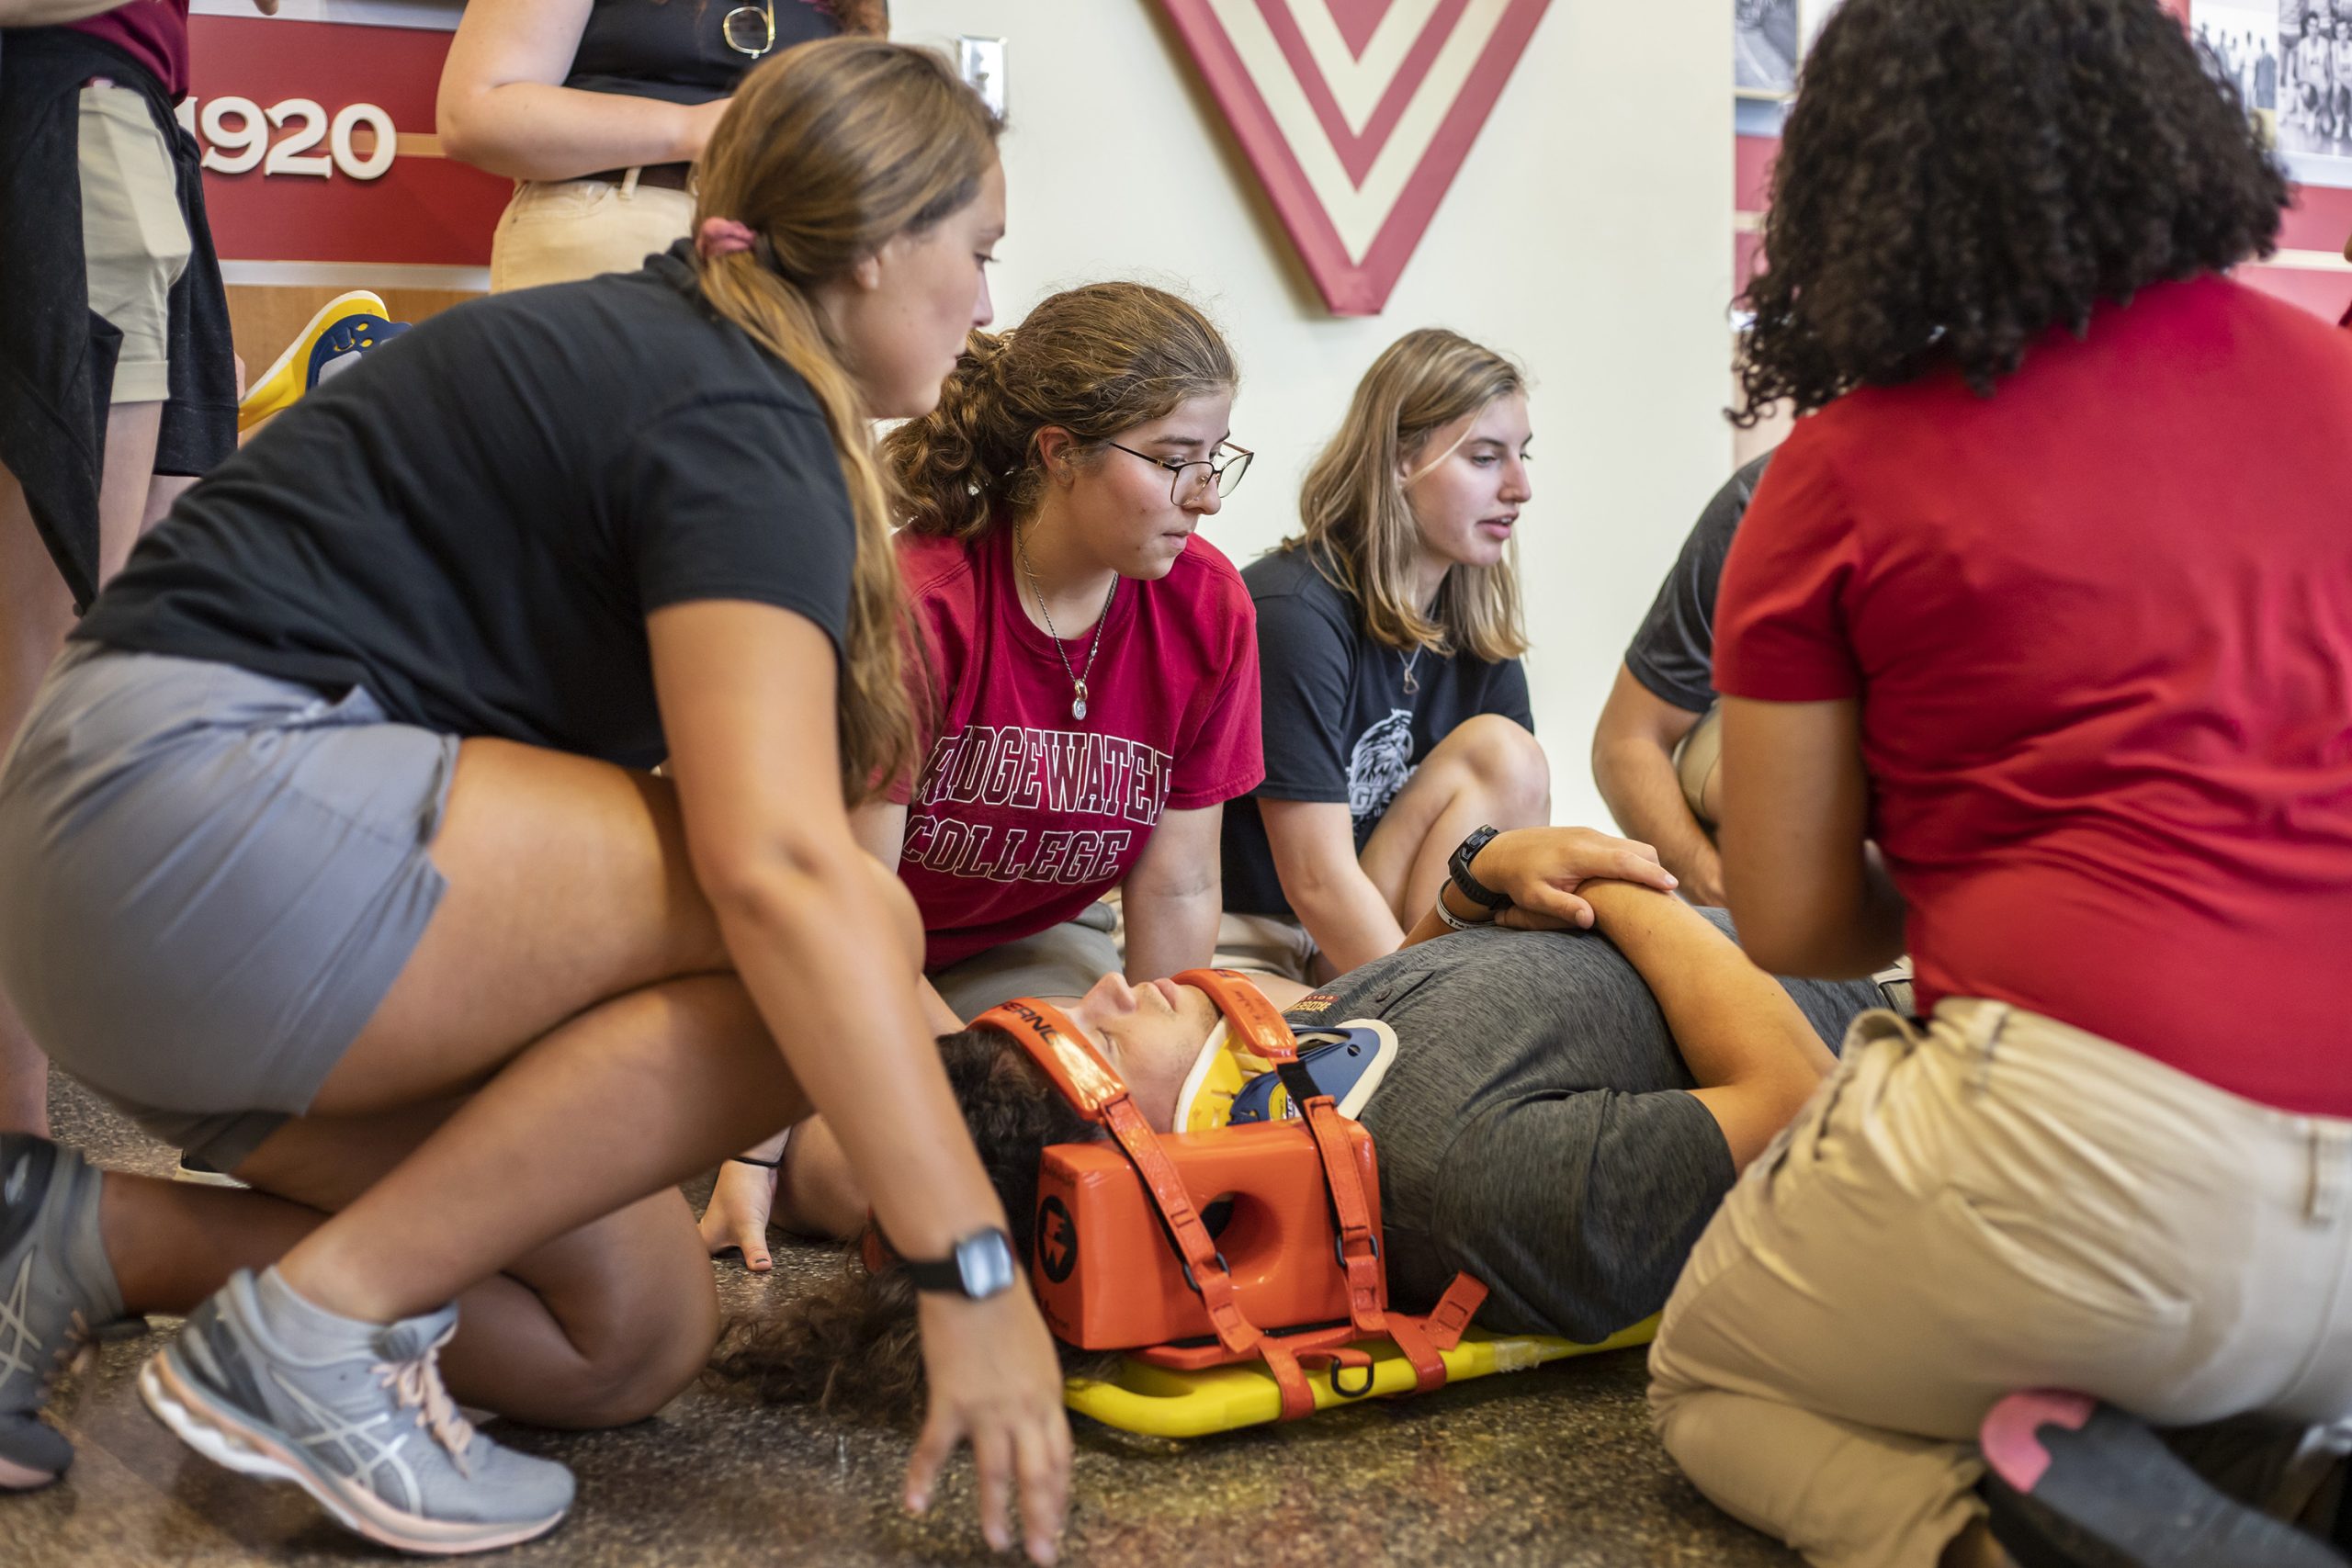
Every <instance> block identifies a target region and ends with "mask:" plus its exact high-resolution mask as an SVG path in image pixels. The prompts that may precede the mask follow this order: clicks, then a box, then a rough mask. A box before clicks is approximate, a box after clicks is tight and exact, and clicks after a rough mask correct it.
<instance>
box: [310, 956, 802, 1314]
mask: <svg viewBox="0 0 2352 1568" xmlns="http://www.w3.org/2000/svg"><path fill="white" fill-rule="evenodd" d="M807 1111H808V1102H807V1100H805V1098H803V1097H802V1095H801V1093H800V1090H799V1088H798V1086H797V1084H796V1083H795V1082H794V1081H793V1078H792V1074H791V1072H790V1070H789V1069H788V1068H787V1067H786V1066H785V1064H784V1058H783V1055H782V1054H781V1053H779V1052H778V1051H777V1050H776V1047H775V1042H774V1041H772V1040H771V1039H770V1038H769V1037H768V1032H767V1029H766V1026H765V1025H764V1024H763V1022H762V1021H761V1019H760V1016H759V1010H758V1009H757V1008H756V1007H754V1006H753V1004H752V998H751V997H750V995H749V993H747V992H746V991H745V990H744V989H743V987H742V984H741V982H740V981H738V980H737V979H736V978H735V977H734V976H731V975H707V976H693V977H689V978H686V979H680V980H669V981H663V982H662V983H661V984H658V985H654V986H649V987H645V988H643V989H641V990H639V991H635V992H632V993H630V994H629V995H628V996H625V997H622V998H617V999H616V1000H613V1001H609V1002H606V1003H605V1004H603V1005H602V1006H599V1007H595V1008H593V1009H591V1010H589V1011H587V1012H585V1013H583V1014H582V1015H581V1016H580V1017H579V1018H577V1019H574V1020H573V1021H571V1022H569V1023H567V1024H565V1025H563V1026H562V1027H561V1028H560V1029H558V1030H556V1031H554V1032H552V1033H550V1034H548V1036H547V1037H546V1038H545V1039H543V1040H541V1041H539V1042H538V1043H536V1044H534V1045H533V1046H531V1047H530V1048H529V1049H528V1050H527V1051H526V1052H525V1053H524V1054H523V1055H521V1056H520V1057H519V1058H517V1059H516V1060H515V1062H513V1063H512V1064H511V1065H509V1066H506V1067H504V1068H503V1069H502V1070H501V1071H500V1072H499V1073H498V1075H497V1076H496V1077H493V1078H492V1079H491V1080H490V1082H489V1083H488V1084H486V1085H485V1086H483V1088H482V1089H481V1092H480V1093H478V1094H476V1095H475V1096H474V1097H473V1098H472V1099H471V1100H469V1101H467V1103H466V1104H465V1105H464V1106H463V1107H462V1108H461V1109H459V1111H458V1112H457V1114H456V1115H454V1116H452V1117H451V1118H450V1119H449V1121H448V1122H447V1125H445V1126H444V1127H442V1128H441V1129H440V1130H439V1131H438V1132H436V1133H435V1134H433V1136H432V1137H430V1138H428V1139H427V1140H426V1141H425V1142H424V1145H421V1146H420V1147H419V1148H418V1149H417V1151H416V1153H415V1154H413V1155H412V1156H410V1157H409V1158H407V1159H405V1160H403V1161H402V1162H401V1164H400V1165H398V1166H397V1167H395V1168H393V1169H392V1170H391V1171H390V1173H389V1174H387V1175H386V1176H385V1177H384V1178H383V1179H382V1180H380V1181H379V1182H377V1183H376V1184H375V1185H373V1186H372V1187H370V1188H368V1190H367V1191H366V1192H364V1193H362V1194H361V1195H360V1196H359V1197H358V1199H357V1200H356V1201H354V1202H353V1203H352V1205H351V1206H350V1207H349V1208H348V1209H345V1211H344V1212H343V1213H340V1214H338V1215H336V1216H335V1218H334V1220H333V1221H331V1222H329V1223H328V1224H324V1225H322V1226H321V1227H320V1228H319V1229H318V1230H316V1231H313V1232H312V1233H311V1235H310V1236H309V1237H308V1238H306V1239H305V1240H304V1241H302V1242H301V1243H300V1245H298V1246H297V1247H295V1248H294V1249H293V1250H292V1251H291V1252H289V1253H288V1255H287V1256H286V1257H285V1258H283V1259H282V1260H281V1261H280V1263H279V1265H278V1270H279V1272H280V1273H281V1274H282V1275H283V1276H284V1277H285V1279H286V1281H287V1283H288V1284H289V1285H291V1286H293V1287H294V1289H295V1290H296V1291H298V1292H300V1293H301V1294H302V1295H303V1296H305V1297H307V1298H308V1299H309V1300H311V1301H312V1302H314V1303H317V1304H319V1305H320V1306H322V1307H324V1308H326V1309H327V1310H328V1311H330V1312H334V1313H339V1314H343V1315H344V1316H346V1317H352V1318H357V1319H361V1320H363V1321H368V1322H389V1321H390V1320H392V1319H394V1318H399V1317H406V1316H409V1315H412V1314H416V1313H420V1312H424V1311H427V1310H430V1309H431V1308H433V1307H435V1306H438V1305H439V1304H440V1303H443V1302H446V1301H447V1300H449V1299H450V1298H451V1297H453V1296H455V1295H456V1294H458V1292H460V1291H462V1290H464V1289H465V1288H466V1287H467V1286H468V1285H470V1284H472V1283H474V1282H475V1281H477V1280H482V1279H484V1278H487V1277H488V1276H489V1275H490V1274H492V1273H493V1272H495V1271H497V1270H498V1269H501V1268H502V1267H503V1266H505V1265H506V1264H507V1263H509V1262H510V1261H511V1260H513V1259H515V1258H521V1257H524V1256H526V1255H527V1254H529V1253H530V1252H532V1251H534V1250H536V1249H537V1248H539V1247H544V1246H545V1245H547V1244H548V1242H550V1241H552V1240H553V1239H554V1238H555V1237H557V1236H560V1235H563V1234H564V1233H566V1232H568V1231H571V1230H574V1229H577V1228H579V1227H581V1226H582V1225H585V1224H589V1223H591V1222H592V1221H594V1220H596V1219H599V1218H601V1217H602V1216H604V1215H605V1214H608V1213H614V1212H616V1211H617V1210H619V1209H621V1208H624V1207H626V1206H628V1205H629V1204H631V1203H634V1202H636V1201H639V1200H641V1199H645V1198H647V1197H650V1196H651V1195H652V1194H655V1193H657V1192H660V1191H661V1190H662V1189H663V1188H666V1187H673V1186H675V1185H676V1184H677V1183H678V1182H680V1181H682V1180H684V1179H686V1178H687V1177H689V1176H692V1175H694V1174H695V1173H696V1172H698V1171H702V1170H707V1169H708V1168H710V1167H711V1166H712V1165H713V1164H715V1163H716V1162H717V1161H718V1159H720V1158H721V1157H722V1156H725V1155H726V1154H727V1153H728V1152H729V1151H730V1150H733V1149H739V1148H742V1147H743V1146H745V1145H748V1144H752V1143H755V1142H757V1141H758V1140H759V1139H761V1138H763V1137H765V1136H767V1135H769V1134H772V1133H773V1132H775V1129H776V1128H778V1127H781V1126H783V1125H785V1124H786V1123H788V1122H792V1121H793V1120H795V1119H797V1117H800V1116H802V1115H805V1114H806V1113H807ZM558 1150H560V1151H561V1152H560V1156H559V1155H558V1154H557V1153H556V1151H558ZM683 1217H684V1215H683V1211H682V1218H683ZM681 1235H682V1236H683V1237H684V1240H685V1242H686V1244H687V1251H686V1252H685V1253H684V1254H683V1255H682V1256H683V1257H684V1258H685V1259H687V1260H690V1261H691V1262H692V1263H693V1265H694V1266H695V1268H696V1269H700V1270H702V1271H703V1272H704V1274H705V1277H706V1278H707V1269H708V1265H707V1262H706V1261H705V1260H704V1256H703V1253H702V1250H701V1246H700V1241H699V1238H698V1236H697V1235H696V1234H695V1231H694V1229H693V1226H692V1224H691V1223H690V1222H689V1223H687V1224H686V1225H685V1228H684V1230H683V1231H682V1232H681ZM705 1348H707V1346H706V1347H705Z"/></svg>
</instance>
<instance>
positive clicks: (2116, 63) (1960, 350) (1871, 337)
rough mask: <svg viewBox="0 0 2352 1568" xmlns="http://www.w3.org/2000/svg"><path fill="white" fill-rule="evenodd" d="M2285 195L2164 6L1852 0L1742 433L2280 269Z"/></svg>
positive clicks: (1767, 282) (1772, 277)
mask: <svg viewBox="0 0 2352 1568" xmlns="http://www.w3.org/2000/svg"><path fill="white" fill-rule="evenodd" d="M2286 202H2287V186H2286V180H2285V176H2284V175H2283V174H2282V173H2281V172H2280V170H2279V168H2278V164H2277V163H2276V162H2275V161H2274V160H2273V159H2272V157H2271V155H2270V153H2269V152H2267V150H2266V149H2265V147H2264V145H2263V142H2262V137H2261V133H2260V132H2259V131H2258V130H2256V127H2255V126H2254V124H2253V122H2252V120H2251V119H2250V118H2249V117H2248V115H2247V113H2246V106H2245V103H2244V102H2243V101H2242V100H2241V99H2240V98H2239V96H2238V93H2237V89H2236V88H2235V87H2234V86H2233V85H2229V84H2228V83H2226V82H2217V81H2215V80H2214V79H2213V77H2212V76H2211V75H2209V74H2208V73H2207V72H2206V70H2205V69H2204V67H2203V65H2202V64H2201V63H2200V62H2199V60H2198V57H2197V51H2196V49H2195V47H2194V46H2193V45H2192V44H2191V43H2190V42H2189V40H2188V35H2187V33H2186V32H2185V31H2184V30H2183V28H2182V26H2181V24H2180V22H2179V21H2178V20H2177V19H2176V18H2174V17H2170V16H2167V15H2166V14H2165V12H2164V11H2163V10H2162V9H2160V8H2159V7H2158V6H2156V5H2155V4H2154V0H2000V3H1999V4H1988V3H1987V0H1847V4H1846V5H1844V6H1842V7H1840V8H1839V10H1838V14H1837V15H1836V16H1835V17H1832V18H1831V19H1830V21H1829V25H1828V26H1827V27H1826V28H1824V29H1823V31H1822V34H1821V38H1820V40H1819V41H1818V42H1817V43H1816V44H1815V47H1814V51H1813V53H1812V55H1811V56H1810V58H1808V60H1807V61H1806V62H1805V67H1804V80H1803V82H1802V84H1801V86H1800V90H1799V93H1798V96H1797V100H1796V106H1795V107H1794V108H1793V109H1792V110H1791V111H1790V114H1789V120H1788V125H1787V128H1786V131H1785V133H1784V135H1783V138H1782V140H1781V152H1780V156H1779V159H1778V161H1777V163H1776V164H1775V165H1774V171H1773V176H1772V200H1771V207H1770V211H1769V212H1768V213H1767V214H1766V216H1765V220H1764V235H1763V242H1764V243H1763V249H1764V255H1765V258H1766V259H1765V270H1764V271H1763V272H1762V273H1760V274H1759V275H1758V276H1757V277H1756V279H1755V281H1754V282H1753V283H1751V284H1750V285H1749V286H1748V288H1747V293H1746V294H1745V295H1743V296H1742V303H1743V304H1744V305H1745V306H1746V307H1747V310H1750V311H1752V312H1753V313H1754V316H1755V325H1754V326H1753V327H1752V328H1751V329H1750V330H1749V331H1748V333H1747V342H1746V344H1745V351H1744V353H1743V355H1742V356H1741V364H1740V367H1739V377H1740V388H1741V400H1740V406H1739V407H1738V408H1736V409H1735V410H1734V411H1733V412H1732V418H1733V421H1734V423H1737V424H1740V425H1742V426H1752V425H1754V424H1755V423H1757V421H1758V420H1759V419H1761V418H1762V417H1763V416H1764V415H1765V414H1766V413H1767V412H1770V410H1771V409H1772V407H1773V406H1774V405H1775V404H1778V403H1781V402H1784V401H1785V402H1787V403H1790V404H1792V406H1793V408H1794V411H1795V412H1797V413H1799V414H1804V413H1809V412H1812V411H1813V410H1815V409H1818V408H1821V407H1824V406H1826V404H1828V403H1830V402H1833V401H1835V400H1837V399H1838V398H1840V397H1842V396H1844V395H1845V394H1846V393H1848V392H1849V391H1852V390H1853V389H1855V388H1857V387H1861V386H1866V385H1892V384H1895V383H1899V382H1903V381H1908V380H1911V379H1914V378H1917V377H1919V376H1921V375H1924V374H1926V373H1928V371H1930V370H1932V369H1936V368H1939V367H1953V368H1956V369H1958V370H1959V372H1960V373H1961V375H1962V377H1964V378H1966V379H1967V382H1968V385H1969V386H1970V387H1972V388H1973V389H1975V390H1976V391H1977V392H1978V393H1980V394H1983V395H1985V396H1990V395H1991V394H1992V392H1993V389H1994V385H1995V383H1996V381H1997V380H1998V379H1999V378H2002V377H2004V376H2007V375H2009V374H2011V373H2013V372H2014V371H2015V370H2016V369H2017V368H2018V366H2019V365H2020V364H2022V363H2023V361H2024V358H2025V354H2026V350H2027V348H2028V346H2029V345H2030V344H2032V342H2033V341H2034V339H2036V338H2037V337H2039V336H2040V335H2041V333H2044V332H2046V331H2048V330H2049V329H2050V328H2052V327H2057V326H2063V327H2066V328H2069V329H2071V330H2073V331H2075V332H2076V333H2081V332H2082V331H2084V330H2085V329H2086V327H2087V326H2088V325H2089V322H2090V317H2091V311H2092V309H2093V308H2094V307H2095V306H2097V305H2098V303H2100V302H2101V301H2102V300H2109V301H2117V302H2123V301H2128V300H2130V299H2131V297H2132V295H2133V294H2135V293H2136V292H2138V291H2139V290H2140V289H2143V288H2147V287H2148V286H2149V285H2151V284H2155V283H2161V282H2164V281H2165V280H2167V279H2176V278H2186V277H2191V276H2196V275H2198V274H2199V273H2205V272H2215V271H2221V270H2223V269H2225V268H2228V267H2231V266H2234V265H2237V264H2238V263H2239V262H2242V261H2245V260H2246V259H2247V258H2249V257H2254V256H2267V255H2268V254H2271V252H2272V250H2273V249H2274V248H2275V247H2276V245H2277V242H2278V222H2279V211H2280V209H2282V208H2283V207H2284V206H2285V205H2286Z"/></svg>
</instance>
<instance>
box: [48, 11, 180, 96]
mask: <svg viewBox="0 0 2352 1568" xmlns="http://www.w3.org/2000/svg"><path fill="white" fill-rule="evenodd" d="M65 25H66V26H67V27H69V28H74V30H75V31H77V32H85V33H88V34H89V35H90V36H91V37H92V38H99V39H106V41H107V42H108V43H110V44H112V45H114V46H115V47H116V48H117V49H119V50H121V51H123V52H124V53H126V54H128V55H130V57H131V58H132V59H133V60H136V61H137V62H139V63H140V64H141V65H144V66H145V67H146V68H147V69H148V70H149V71H151V72H153V73H154V77H155V80H156V81H158V82H161V83H162V84H163V85H164V92H165V93H167V94H169V95H170V96H171V98H172V100H173V101H174V102H175V103H176V102H178V101H179V100H180V99H182V98H185V97H187V0H127V3H126V4H124V5H120V6H116V7H115V8H114V9H113V10H111V11H102V12H100V13H99V14H98V15H96V16H95V17H84V18H83V19H82V20H80V21H78V22H68V23H66V24H65Z"/></svg>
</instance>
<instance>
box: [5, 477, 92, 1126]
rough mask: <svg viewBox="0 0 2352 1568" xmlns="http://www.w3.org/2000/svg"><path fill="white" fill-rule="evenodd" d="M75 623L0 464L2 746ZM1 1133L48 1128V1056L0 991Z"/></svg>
mask: <svg viewBox="0 0 2352 1568" xmlns="http://www.w3.org/2000/svg"><path fill="white" fill-rule="evenodd" d="M73 625H74V600H73V596H72V595H71V594H70V593H68V592H66V589H65V580H64V579H63V578H62V577H60V576H58V574H57V567H56V565H55V564H54V563H53V562H51V560H50V558H49V550H48V548H47V547H45V546H43V545H42V543H41V541H40V533H39V531H38V530H36V529H35V528H34V526H33V517H32V511H31V509H30V508H29V507H28V506H27V505H26V504H25V492H24V488H23V487H22V486H21V485H19V484H17V480H16V477H15V476H14V475H12V474H10V473H9V472H8V471H7V470H6V469H5V468H0V751H5V750H6V749H7V744H8V741H9V739H11V738H12V737H14V736H15V734H16V733H17V727H18V726H19V725H21V724H23V723H24V720H25V714H26V712H27V711H28V709H30V708H31V706H32V702H33V693H34V692H35V691H37V690H38V689H39V688H40V678H41V672H42V671H45V670H47V669H48V668H49V662H50V660H51V659H53V658H55V657H56V654H57V649H58V647H59V645H60V644H62V642H63V641H64V640H65V634H66V632H67V631H68V630H69V629H71V627H72V626H73ZM0 1132H7V1133H39V1134H43V1135H44V1136H46V1135H47V1134H48V1132H49V1059H48V1058H47V1057H45V1056H43V1055H41V1054H40V1047H39V1046H37V1045H35V1044H34V1043H33V1040H32V1035H31V1034H30V1033H29V1032H27V1030H26V1028H25V1026H24V1024H23V1022H22V1021H20V1020H19V1019H18V1018H17V1011H16V1009H14V1008H12V1007H10V1006H9V1005H8V999H7V998H6V997H5V996H0Z"/></svg>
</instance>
